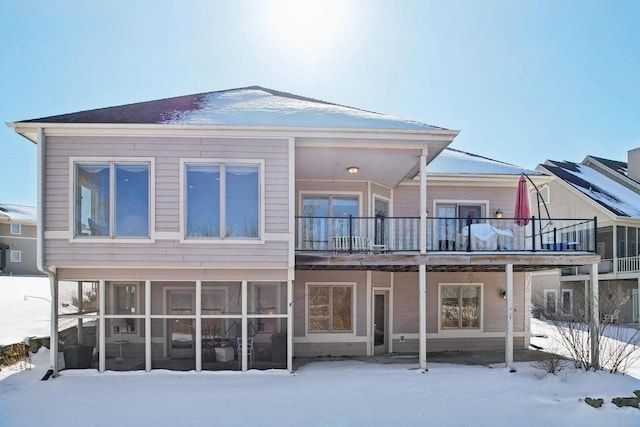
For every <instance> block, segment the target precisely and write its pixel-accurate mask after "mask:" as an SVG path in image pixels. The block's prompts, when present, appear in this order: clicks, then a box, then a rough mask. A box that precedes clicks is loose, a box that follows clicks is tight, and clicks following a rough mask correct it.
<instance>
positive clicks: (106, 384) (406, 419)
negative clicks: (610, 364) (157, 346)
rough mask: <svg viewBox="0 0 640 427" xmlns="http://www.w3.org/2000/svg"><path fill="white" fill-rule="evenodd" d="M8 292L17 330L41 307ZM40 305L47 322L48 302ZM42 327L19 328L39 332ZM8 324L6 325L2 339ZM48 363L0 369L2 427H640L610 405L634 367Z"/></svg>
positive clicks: (631, 380)
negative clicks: (209, 368)
mask: <svg viewBox="0 0 640 427" xmlns="http://www.w3.org/2000/svg"><path fill="white" fill-rule="evenodd" d="M4 282H5V279H4V278H3V279H2V280H0V284H4ZM34 286H35V285H34ZM36 288H37V289H30V290H29V292H33V293H34V295H36V296H42V297H45V298H48V283H47V282H46V279H45V280H44V285H43V286H42V288H43V289H39V288H38V287H37V286H36ZM0 289H4V290H5V291H7V289H8V288H0ZM19 289H22V288H19ZM37 292H40V293H37ZM6 293H9V292H6ZM11 293H12V294H15V295H14V297H12V298H13V300H12V301H13V302H12V303H10V304H9V303H7V302H5V301H3V300H4V292H3V293H2V294H3V296H2V298H0V304H2V305H0V316H2V317H1V318H0V320H1V321H0V325H2V324H3V323H5V322H9V320H10V322H12V323H14V324H16V323H20V322H16V321H15V320H12V319H9V318H8V317H7V316H6V313H5V311H4V310H5V309H11V310H14V311H12V313H14V314H15V313H16V312H17V311H16V310H17V309H18V307H12V306H14V305H15V306H18V305H20V306H24V305H25V304H26V306H27V307H30V308H29V309H28V310H26V309H25V311H24V312H25V313H27V314H34V313H35V311H37V310H36V309H35V308H33V307H32V306H31V304H35V303H36V302H37V300H34V301H30V300H29V299H27V301H24V297H23V293H22V291H20V292H18V291H16V290H14V291H12V292H11ZM24 293H26V291H25V292H24ZM18 294H19V295H18ZM18 296H19V298H18ZM39 302H41V303H42V305H43V306H44V308H41V309H40V310H42V313H41V314H42V316H44V318H46V320H44V323H45V324H46V323H48V317H47V316H48V304H46V302H45V301H39ZM38 316H39V314H38ZM38 319H40V317H38ZM41 322H42V320H38V321H34V322H24V321H23V322H22V323H28V324H31V325H33V326H34V327H41V326H42V325H40V323H41ZM20 327H22V328H27V327H26V326H25V325H21V326H20ZM6 329H7V327H6V326H2V329H0V337H2V338H3V339H4V340H6V339H7V338H5V337H6V336H8V335H6V332H7V331H6ZM532 329H533V331H534V333H535V334H537V335H544V336H545V337H546V338H544V337H539V338H535V340H537V343H538V344H539V345H540V344H544V345H548V342H549V340H552V339H555V338H554V336H553V334H554V330H553V328H551V327H549V326H548V324H546V323H545V322H541V321H538V320H535V319H534V321H533V324H532ZM18 335H19V336H20V337H21V338H20V339H18V341H21V340H22V338H23V337H24V336H27V335H37V334H36V333H31V332H30V331H28V330H27V329H22V331H21V332H19V333H17V335H16V336H18ZM48 360H49V353H48V351H47V350H46V349H41V350H40V351H39V352H38V353H37V354H35V355H34V356H33V363H34V366H33V368H32V369H31V370H19V369H18V368H17V367H16V368H8V369H4V370H3V371H1V372H0V426H3V427H4V426H10V427H12V426H16V427H17V426H34V425H47V426H52V427H55V426H69V425H76V424H77V425H86V426H89V425H90V426H113V425H118V426H134V425H135V426H140V425H155V426H191V425H220V426H238V425H251V426H255V425H261V426H300V425H310V426H387V425H403V426H425V425H437V426H458V425H473V426H515V425H517V426H522V427H527V426H532V427H533V426H545V427H551V426H567V425H579V426H604V425H607V426H608V425H611V426H616V427H624V426H639V425H640V410H638V409H634V408H617V407H616V406H615V405H613V404H612V403H611V399H612V398H613V397H619V396H633V391H634V390H639V389H640V375H638V374H636V371H634V372H633V375H620V374H617V375H612V374H609V373H607V372H604V371H600V372H589V373H585V372H584V371H576V370H573V369H570V368H569V369H564V370H562V371H561V372H560V373H559V374H558V375H548V374H545V373H544V372H543V371H542V370H540V369H536V368H534V367H533V366H532V365H531V364H530V363H516V368H517V372H516V373H509V372H508V370H506V369H505V368H504V367H503V364H499V365H493V366H491V367H486V366H462V365H452V364H436V363H430V364H429V371H428V372H427V373H422V372H420V370H419V369H418V367H417V365H413V364H386V365H382V364H372V363H364V362H358V361H340V362H317V363H311V364H308V365H305V366H303V367H302V368H301V369H300V370H299V371H298V372H296V373H295V374H289V373H287V372H283V371H250V372H248V373H240V372H200V373H195V372H169V371H152V372H148V373H147V372H124V373H123V372H107V373H105V374H97V373H96V371H94V370H66V371H63V372H62V375H61V376H60V377H59V378H55V379H51V380H49V381H40V378H42V376H43V375H44V373H45V371H46V369H47V368H48ZM585 397H593V398H603V399H604V401H605V404H604V406H603V407H602V408H600V409H594V408H592V407H590V406H588V405H586V404H585V403H584V402H583V400H584V398H585Z"/></svg>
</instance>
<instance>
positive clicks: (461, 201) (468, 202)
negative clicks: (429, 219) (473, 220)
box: [432, 199, 490, 218]
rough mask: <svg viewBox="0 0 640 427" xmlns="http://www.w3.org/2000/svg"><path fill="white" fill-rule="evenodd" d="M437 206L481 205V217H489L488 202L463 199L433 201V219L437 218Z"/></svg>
mask: <svg viewBox="0 0 640 427" xmlns="http://www.w3.org/2000/svg"><path fill="white" fill-rule="evenodd" d="M438 205H456V206H459V205H467V206H470V205H481V206H482V209H483V210H484V211H483V212H482V217H483V218H488V217H489V212H490V210H489V206H490V203H489V200H486V199H485V200H465V199H434V200H433V215H432V216H434V217H437V216H438V215H437V212H438V211H437V208H438Z"/></svg>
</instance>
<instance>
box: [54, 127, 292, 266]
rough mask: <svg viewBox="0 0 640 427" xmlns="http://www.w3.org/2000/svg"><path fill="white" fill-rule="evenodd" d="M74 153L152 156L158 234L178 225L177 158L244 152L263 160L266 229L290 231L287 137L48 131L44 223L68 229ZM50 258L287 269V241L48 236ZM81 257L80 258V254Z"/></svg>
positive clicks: (68, 262)
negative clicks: (129, 241) (197, 241)
mask: <svg viewBox="0 0 640 427" xmlns="http://www.w3.org/2000/svg"><path fill="white" fill-rule="evenodd" d="M69 157H105V158H109V157H152V158H154V159H155V223H156V231H157V232H174V233H179V231H180V174H181V171H180V159H185V158H190V159H191V158H196V159H198V158H202V159H205V158H241V159H261V160H264V162H265V171H264V176H265V183H264V184H265V185H264V187H265V195H264V198H265V201H264V202H265V230H264V232H266V233H288V230H289V164H288V141H287V140H266V139H265V140H258V139H229V138H220V139H214V138H175V137H166V138H144V137H138V138H134V137H128V138H125V137H49V138H47V145H46V171H45V179H46V181H45V206H46V217H45V229H46V231H63V232H69V233H70V232H72V230H69V216H70V212H69V198H70V197H71V196H72V195H70V194H69V179H70V177H69ZM45 246H46V254H45V256H46V262H47V264H49V265H57V266H81V265H87V266H114V265H116V266H156V265H158V266H160V265H167V264H168V265H176V266H177V265H180V266H185V267H224V266H226V265H231V266H251V267H255V266H269V267H274V266H277V267H283V268H286V267H287V256H288V248H287V244H286V243H281V242H267V244H265V245H251V244H247V245H245V244H240V245H238V244H229V245H225V244H215V245H208V244H191V245H190V244H179V243H178V242H177V241H158V242H156V243H155V244H136V243H133V244H122V243H121V244H118V243H113V244H111V243H107V244H86V243H75V242H74V243H70V242H68V241H66V240H51V239H49V240H47V244H46V245H45ZM79 258H80V260H79Z"/></svg>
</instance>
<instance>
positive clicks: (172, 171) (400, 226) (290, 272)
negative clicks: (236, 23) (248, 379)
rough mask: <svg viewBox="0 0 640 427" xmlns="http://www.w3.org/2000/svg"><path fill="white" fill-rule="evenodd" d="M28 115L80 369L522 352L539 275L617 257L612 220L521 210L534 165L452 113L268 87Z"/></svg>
mask: <svg viewBox="0 0 640 427" xmlns="http://www.w3.org/2000/svg"><path fill="white" fill-rule="evenodd" d="M9 126H10V127H12V128H13V129H14V130H15V131H16V132H17V133H19V134H21V135H23V136H24V137H25V138H27V139H28V140H30V141H32V142H34V143H36V144H37V146H38V159H39V166H38V168H39V171H40V175H39V185H40V188H41V189H42V191H41V192H40V194H39V197H40V202H41V205H42V206H44V214H43V215H41V216H40V217H39V221H40V224H41V226H42V227H41V228H40V234H39V236H38V237H39V241H40V243H41V244H40V246H39V248H40V251H41V253H40V258H39V259H40V261H41V263H42V265H41V267H42V268H43V269H46V270H47V271H49V275H50V278H51V281H52V287H53V289H55V290H56V292H54V297H53V301H52V304H53V306H54V308H55V309H56V319H57V323H58V325H57V327H54V328H53V329H54V331H53V333H54V334H55V333H57V331H58V330H60V340H59V341H58V340H52V342H53V344H54V346H55V345H59V346H60V350H62V352H63V353H64V361H65V365H66V366H67V367H70V366H71V367H77V366H87V367H88V366H94V367H97V368H98V369H99V370H100V371H104V370H131V369H145V370H151V369H156V368H167V369H176V370H180V369H195V370H196V371H200V370H218V369H242V370H246V369H250V368H272V367H275V368H287V369H289V370H292V369H293V358H294V357H296V356H324V355H374V354H377V353H379V352H416V353H418V354H419V359H420V365H421V367H422V368H423V369H425V368H426V362H427V350H429V351H436V350H464V349H504V351H505V358H506V361H507V364H508V365H509V366H511V363H512V360H513V349H514V347H515V348H525V347H526V346H527V344H528V336H529V333H528V313H529V310H528V307H529V301H530V295H529V289H530V287H529V272H530V271H534V270H538V269H546V268H558V267H574V266H585V265H586V266H591V271H592V272H593V271H595V269H596V268H597V265H598V260H599V257H598V256H597V255H595V234H594V230H595V223H594V221H593V219H591V220H589V219H587V220H584V219H581V218H575V219H568V220H565V221H564V222H563V224H564V226H565V230H567V231H569V230H570V231H572V234H571V235H569V234H568V233H563V234H558V235H555V236H554V235H553V234H552V233H550V231H549V230H545V229H543V228H542V226H543V225H544V224H543V223H542V220H541V219H540V218H537V219H535V218H534V220H531V219H529V218H520V219H518V220H517V221H514V215H515V212H514V208H513V206H514V204H515V197H516V193H517V188H518V181H519V177H520V173H521V172H522V170H521V169H520V168H517V167H514V166H511V165H506V164H504V163H501V162H497V161H493V160H490V159H485V158H482V157H479V156H474V155H471V154H468V153H463V152H459V151H455V150H446V148H447V146H448V145H449V144H450V143H451V142H452V141H453V140H454V138H455V137H456V135H457V134H458V132H457V131H452V130H448V129H444V128H440V127H436V126H431V125H427V124H423V123H418V122H414V121H409V120H404V119H399V118H395V117H390V116H386V115H382V114H377V113H372V112H368V111H363V110H359V109H356V108H351V107H346V106H342V105H337V104H332V103H328V102H324V101H319V100H315V99H310V98H305V97H301V96H297V95H292V94H289V93H284V92H279V91H274V90H270V89H265V88H262V87H257V86H254V87H247V88H241V89H232V90H224V91H218V92H209V93H203V94H198V95H189V96H182V97H177V98H169V99H162V100H157V101H150V102H142V103H137V104H130V105H124V106H118V107H109V108H102V109H97V110H91V111H83V112H78V113H71V114H64V115H59V116H52V117H46V118H41V119H34V120H25V121H20V122H15V123H9ZM431 169H433V170H431ZM429 170H431V172H429ZM529 173H530V175H531V177H530V179H532V181H533V182H535V181H538V183H539V184H541V185H542V184H544V183H546V182H547V180H548V179H549V178H548V177H545V176H544V175H542V174H540V173H536V172H535V171H529ZM545 224H546V223H545ZM566 239H570V240H568V241H566ZM576 239H579V240H580V246H579V247H578V246H575V245H574V246H568V245H567V246H566V248H564V250H562V251H558V250H556V247H555V246H554V247H553V248H552V247H550V246H549V241H555V242H557V243H563V242H565V241H566V243H568V242H569V241H571V242H573V241H575V240H576ZM596 276H597V274H596ZM592 286H594V287H595V288H596V289H597V278H596V280H592ZM63 324H64V326H62V325H63ZM69 325H71V327H70V326H69ZM55 350H56V349H55V348H54V351H52V354H56V351H55ZM92 353H95V354H96V356H95V357H93V358H92ZM594 354H595V356H594V357H595V359H596V360H597V352H594ZM54 359H55V358H54V357H52V362H51V364H52V370H54V371H57V370H58V369H60V368H61V365H60V364H59V363H58V360H57V359H55V360H54Z"/></svg>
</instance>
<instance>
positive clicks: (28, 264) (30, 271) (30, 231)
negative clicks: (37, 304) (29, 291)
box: [0, 223, 43, 276]
mask: <svg viewBox="0 0 640 427" xmlns="http://www.w3.org/2000/svg"><path fill="white" fill-rule="evenodd" d="M0 245H7V246H9V249H7V250H6V266H5V269H4V271H2V274H4V275H21V276H42V275H43V274H42V273H41V272H40V271H38V266H37V260H36V253H37V241H36V226H35V225H26V224H22V227H21V233H20V234H11V225H10V224H9V223H6V224H4V223H3V224H0ZM12 250H16V251H20V252H21V261H20V262H11V251H12Z"/></svg>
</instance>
